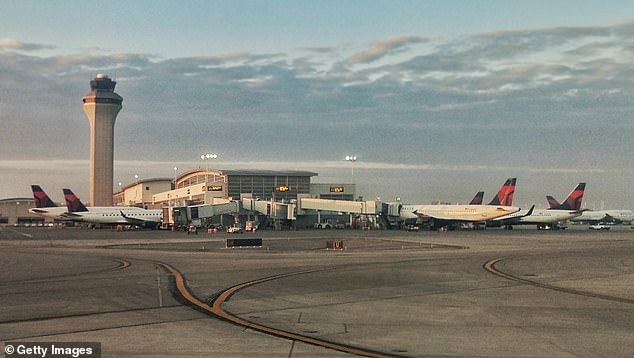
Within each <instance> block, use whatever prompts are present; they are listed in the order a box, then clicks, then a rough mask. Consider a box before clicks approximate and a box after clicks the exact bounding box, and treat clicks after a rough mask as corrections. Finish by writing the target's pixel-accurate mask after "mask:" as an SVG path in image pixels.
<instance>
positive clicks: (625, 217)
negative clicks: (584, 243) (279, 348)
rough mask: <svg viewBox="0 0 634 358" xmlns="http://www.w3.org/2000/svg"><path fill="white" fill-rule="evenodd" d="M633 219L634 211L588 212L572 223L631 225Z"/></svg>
mask: <svg viewBox="0 0 634 358" xmlns="http://www.w3.org/2000/svg"><path fill="white" fill-rule="evenodd" d="M632 219H634V213H633V212H632V210H597V211H594V210H587V211H584V212H583V213H582V214H581V215H580V216H577V217H575V218H573V219H572V220H570V221H572V222H577V223H587V224H599V223H602V224H625V225H631V224H632Z"/></svg>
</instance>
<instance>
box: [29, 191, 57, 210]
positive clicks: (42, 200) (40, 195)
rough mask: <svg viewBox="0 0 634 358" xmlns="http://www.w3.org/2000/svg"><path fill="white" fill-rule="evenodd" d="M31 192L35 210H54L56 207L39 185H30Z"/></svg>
mask: <svg viewBox="0 0 634 358" xmlns="http://www.w3.org/2000/svg"><path fill="white" fill-rule="evenodd" d="M31 191H33V198H34V199H35V207H36V208H54V207H56V206H57V205H55V203H54V202H53V200H51V198H49V197H48V195H46V193H45V192H44V190H42V188H41V187H40V186H39V185H31Z"/></svg>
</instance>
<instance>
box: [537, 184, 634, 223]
mask: <svg viewBox="0 0 634 358" xmlns="http://www.w3.org/2000/svg"><path fill="white" fill-rule="evenodd" d="M581 184H583V185H584V186H583V188H585V183H579V185H581ZM577 188H578V187H577ZM583 188H582V190H583ZM546 199H547V200H548V204H549V205H550V209H555V208H565V207H569V206H570V204H569V203H568V202H567V201H566V202H564V203H563V204H560V203H559V202H558V201H557V199H555V198H553V197H552V196H547V197H546ZM573 209H576V210H580V211H582V213H581V215H579V216H576V217H574V218H572V219H571V220H570V221H572V222H579V223H588V224H598V223H613V224H627V225H631V224H632V219H633V218H634V213H632V210H588V209H584V210H581V202H579V203H578V205H575V206H574V207H573Z"/></svg>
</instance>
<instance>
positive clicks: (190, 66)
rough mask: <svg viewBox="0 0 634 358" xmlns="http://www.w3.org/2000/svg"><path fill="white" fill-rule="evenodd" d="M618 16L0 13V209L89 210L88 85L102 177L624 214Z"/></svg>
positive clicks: (87, 8) (461, 11) (630, 126)
mask: <svg viewBox="0 0 634 358" xmlns="http://www.w3.org/2000/svg"><path fill="white" fill-rule="evenodd" d="M632 14H634V2H631V1H601V2H599V1H572V0H570V1H568V0H566V1H563V0H562V1H523V2H518V1H493V0H491V1H369V0H368V1H354V0H350V1H310V2H307V1H290V0H289V1H281V0H280V1H263V0H262V1H258V0H253V1H235V0H232V1H145V0H141V1H118V0H115V1H108V2H100V3H97V2H85V1H61V2H50V1H6V0H0V125H1V126H2V130H0V184H2V185H0V198H14V197H30V196H31V193H30V184H40V185H41V186H42V187H43V188H44V189H45V190H46V191H47V192H49V195H51V196H52V197H53V198H54V199H55V200H58V201H61V200H62V194H61V188H63V187H70V188H72V189H73V190H74V191H75V192H76V193H78V195H79V196H80V197H82V198H87V197H88V176H89V173H88V166H89V161H88V156H89V146H90V138H89V127H88V120H87V119H86V117H85V115H84V113H83V110H82V107H81V104H82V102H81V98H82V97H83V95H84V94H86V93H87V92H88V91H89V90H90V88H89V81H90V80H91V79H92V78H94V77H95V75H96V74H97V73H104V74H107V75H110V76H111V77H113V78H114V79H115V80H116V81H117V87H116V92H117V93H118V94H120V95H121V96H122V97H123V109H122V110H121V112H120V113H119V115H118V117H117V121H116V125H115V177H114V181H115V183H118V182H122V183H123V184H124V185H125V184H128V183H130V182H132V181H133V180H134V175H138V176H139V177H140V178H154V177H172V176H174V174H175V173H180V172H184V171H187V170H190V169H193V168H196V167H201V166H211V167H216V168H219V169H252V168H260V169H279V170H298V169H299V170H310V171H314V172H317V173H319V175H318V176H317V177H316V178H314V179H313V181H315V182H333V183H335V182H340V183H341V182H344V183H349V182H354V183H356V184H357V192H358V194H360V195H362V196H363V197H364V198H366V199H368V200H369V199H375V198H377V197H378V198H381V199H382V200H385V201H391V200H394V199H395V198H401V200H403V201H404V202H407V203H429V202H431V201H435V200H440V201H445V202H468V201H469V200H470V199H471V197H472V196H473V195H474V194H475V192H477V191H480V190H484V191H485V192H486V196H485V200H486V201H488V200H490V198H491V197H492V196H493V195H494V192H496V191H497V190H498V188H499V187H500V186H501V185H502V183H503V182H504V180H505V179H506V178H507V177H518V187H517V189H516V195H515V200H516V204H518V205H522V206H527V205H530V204H532V203H536V205H537V207H545V206H546V205H547V204H546V201H545V195H553V196H555V197H556V198H558V199H560V200H563V198H564V197H565V196H566V195H567V194H568V192H569V191H570V190H572V188H573V187H574V186H575V185H576V184H577V183H578V182H587V183H588V186H587V189H586V196H585V201H586V206H587V207H589V208H595V209H599V208H601V207H605V208H621V209H633V208H634V186H633V185H632V184H634V118H633V116H632V112H633V111H632V110H633V109H634V108H633V107H634V101H632V98H633V95H634V66H633V64H634V15H632ZM202 153H217V154H218V156H219V158H218V159H216V160H214V162H213V163H203V162H201V161H200V159H199V157H200V154H202ZM349 154H354V155H356V156H357V158H358V160H357V162H355V163H353V164H351V163H349V162H345V161H344V160H343V158H344V157H345V156H346V155H349ZM352 165H354V169H353V168H352ZM174 167H177V168H178V169H177V170H176V171H174ZM115 190H116V188H115Z"/></svg>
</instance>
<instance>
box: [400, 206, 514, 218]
mask: <svg viewBox="0 0 634 358" xmlns="http://www.w3.org/2000/svg"><path fill="white" fill-rule="evenodd" d="M519 210H520V208H518V207H515V206H500V205H403V207H402V208H401V213H400V216H401V218H402V219H413V218H422V219H426V218H427V219H435V220H449V221H452V220H453V221H472V222H480V221H487V220H491V219H494V218H497V217H500V216H504V215H509V214H512V213H515V212H518V211H519Z"/></svg>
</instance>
